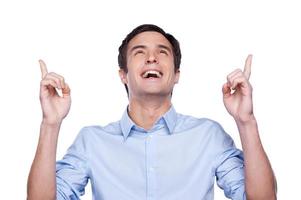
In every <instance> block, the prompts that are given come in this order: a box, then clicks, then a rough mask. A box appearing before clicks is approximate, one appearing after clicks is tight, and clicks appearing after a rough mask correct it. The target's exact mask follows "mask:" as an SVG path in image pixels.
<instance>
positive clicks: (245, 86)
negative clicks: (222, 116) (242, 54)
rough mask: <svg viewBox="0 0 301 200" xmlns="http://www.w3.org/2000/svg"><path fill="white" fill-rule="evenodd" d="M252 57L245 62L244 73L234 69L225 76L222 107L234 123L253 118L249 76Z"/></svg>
mask: <svg viewBox="0 0 301 200" xmlns="http://www.w3.org/2000/svg"><path fill="white" fill-rule="evenodd" d="M251 64H252V55H249V56H248V57H247V59H246V62H245V67H244V71H242V70H241V69H236V70H234V71H233V72H232V73H230V74H229V75H228V76H227V82H226V83H225V84H224V85H223V90H222V91H223V100H224V105H225V107H226V109H227V111H228V112H229V114H230V115H232V116H233V118H234V119H235V121H236V122H247V121H249V120H251V119H253V118H254V115H253V102H252V86H251V84H250V82H249V78H250V75H251Z"/></svg>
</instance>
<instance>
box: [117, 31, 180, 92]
mask: <svg viewBox="0 0 301 200" xmlns="http://www.w3.org/2000/svg"><path fill="white" fill-rule="evenodd" d="M127 70H128V71H127V72H124V71H123V70H121V71H120V77H121V80H122V82H123V83H124V84H127V86H128V89H129V95H130V97H134V96H145V95H160V96H168V95H170V94H171V92H172V89H173V87H174V84H176V83H177V82H178V79H179V74H180V72H179V71H176V72H175V66H174V55H173V51H172V46H171V44H170V42H169V41H168V40H167V39H166V38H165V37H164V36H163V35H162V34H161V33H158V32H153V31H149V32H142V33H140V34H138V35H136V36H135V37H134V38H133V39H132V40H131V41H130V42H129V44H128V47H127Z"/></svg>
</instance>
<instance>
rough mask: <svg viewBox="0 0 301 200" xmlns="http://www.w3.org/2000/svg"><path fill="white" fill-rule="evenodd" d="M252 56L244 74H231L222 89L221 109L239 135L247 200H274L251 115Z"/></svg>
mask: <svg viewBox="0 0 301 200" xmlns="http://www.w3.org/2000/svg"><path fill="white" fill-rule="evenodd" d="M251 64H252V55H249V56H248V57H247V59H246V63H245V67H244V71H242V70H240V69H236V70H234V71H233V72H232V73H230V74H229V75H228V76H227V82H226V83H225V84H224V85H223V100H224V105H225V107H226V109H227V111H228V112H229V114H230V115H232V116H233V118H234V120H235V122H236V124H237V127H238V130H239V134H240V139H241V143H242V148H243V154H244V159H245V160H244V165H245V189H246V194H247V199H248V200H253V199H255V200H261V199H262V200H270V199H271V200H272V199H276V180H275V178H274V174H273V171H272V168H271V165H270V162H269V160H268V157H267V155H266V153H265V151H264V148H263V146H262V144H261V141H260V137H259V132H258V127H257V121H256V119H255V116H254V113H253V101H252V86H251V84H250V82H249V78H250V75H251Z"/></svg>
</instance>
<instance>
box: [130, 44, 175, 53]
mask: <svg viewBox="0 0 301 200" xmlns="http://www.w3.org/2000/svg"><path fill="white" fill-rule="evenodd" d="M157 47H159V48H161V49H166V50H167V51H168V52H170V53H171V52H172V51H171V49H170V48H169V47H168V46H166V45H164V44H158V45H157ZM136 49H146V46H145V45H136V46H133V47H132V48H131V49H130V52H133V51H134V50H136Z"/></svg>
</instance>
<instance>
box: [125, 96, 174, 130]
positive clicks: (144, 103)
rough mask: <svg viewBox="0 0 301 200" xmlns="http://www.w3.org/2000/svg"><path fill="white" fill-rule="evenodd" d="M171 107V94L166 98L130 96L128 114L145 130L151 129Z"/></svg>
mask: <svg viewBox="0 0 301 200" xmlns="http://www.w3.org/2000/svg"><path fill="white" fill-rule="evenodd" d="M170 107H171V98H170V96H168V97H165V98H158V97H156V98H152V97H147V98H143V99H137V98H132V97H130V99H129V108H128V114H129V116H130V118H131V119H132V120H133V122H135V124H137V125H138V126H140V127H142V128H144V129H145V130H149V129H151V128H152V126H153V125H154V123H155V122H156V121H157V120H158V119H159V118H160V117H161V116H162V115H164V114H165V113H166V112H167V111H168V110H169V108H170Z"/></svg>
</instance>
